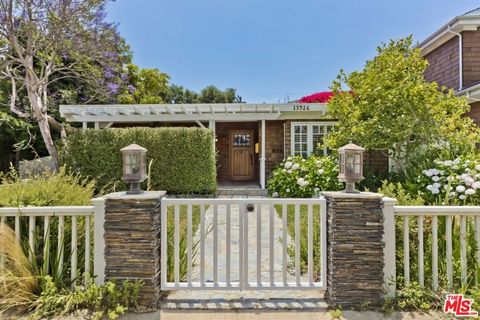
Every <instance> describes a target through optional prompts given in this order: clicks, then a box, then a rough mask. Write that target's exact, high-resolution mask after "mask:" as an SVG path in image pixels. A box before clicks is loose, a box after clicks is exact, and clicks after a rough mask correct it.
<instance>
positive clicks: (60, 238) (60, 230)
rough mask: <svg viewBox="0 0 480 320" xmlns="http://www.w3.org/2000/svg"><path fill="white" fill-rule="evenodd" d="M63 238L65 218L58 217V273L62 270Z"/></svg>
mask: <svg viewBox="0 0 480 320" xmlns="http://www.w3.org/2000/svg"><path fill="white" fill-rule="evenodd" d="M64 236H65V217H64V216H59V217H58V237H57V259H58V269H57V271H58V273H61V272H62V270H63V255H64V247H63V244H64Z"/></svg>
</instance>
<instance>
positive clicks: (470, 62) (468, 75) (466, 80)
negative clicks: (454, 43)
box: [462, 30, 480, 88]
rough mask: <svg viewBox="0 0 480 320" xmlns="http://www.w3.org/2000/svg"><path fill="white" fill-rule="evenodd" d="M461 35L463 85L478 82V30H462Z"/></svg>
mask: <svg viewBox="0 0 480 320" xmlns="http://www.w3.org/2000/svg"><path fill="white" fill-rule="evenodd" d="M462 36H463V87H464V88H468V87H470V86H473V85H475V84H477V83H480V31H478V30H477V31H464V32H462Z"/></svg>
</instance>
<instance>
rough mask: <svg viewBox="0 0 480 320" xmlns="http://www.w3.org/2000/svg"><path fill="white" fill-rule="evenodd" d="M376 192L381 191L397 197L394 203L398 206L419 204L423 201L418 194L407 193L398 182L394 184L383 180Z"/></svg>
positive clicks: (388, 195) (422, 203) (386, 194)
mask: <svg viewBox="0 0 480 320" xmlns="http://www.w3.org/2000/svg"><path fill="white" fill-rule="evenodd" d="M378 193H381V194H383V195H384V196H386V197H390V198H395V199H397V203H396V205H399V206H421V205H424V203H425V201H424V200H423V198H422V197H421V196H420V195H419V194H417V195H412V194H410V193H408V192H407V191H406V190H405V189H404V188H403V186H402V184H401V183H400V182H397V183H396V184H395V183H392V182H388V181H383V184H382V187H381V188H380V189H379V190H378Z"/></svg>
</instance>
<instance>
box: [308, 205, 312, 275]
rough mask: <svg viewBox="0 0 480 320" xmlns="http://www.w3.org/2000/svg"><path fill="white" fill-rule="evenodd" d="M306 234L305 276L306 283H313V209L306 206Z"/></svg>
mask: <svg viewBox="0 0 480 320" xmlns="http://www.w3.org/2000/svg"><path fill="white" fill-rule="evenodd" d="M307 224H308V234H307V238H308V240H307V242H308V244H307V251H308V262H307V269H308V271H307V274H308V282H309V283H310V284H312V283H313V208H312V205H311V204H310V205H308V222H307Z"/></svg>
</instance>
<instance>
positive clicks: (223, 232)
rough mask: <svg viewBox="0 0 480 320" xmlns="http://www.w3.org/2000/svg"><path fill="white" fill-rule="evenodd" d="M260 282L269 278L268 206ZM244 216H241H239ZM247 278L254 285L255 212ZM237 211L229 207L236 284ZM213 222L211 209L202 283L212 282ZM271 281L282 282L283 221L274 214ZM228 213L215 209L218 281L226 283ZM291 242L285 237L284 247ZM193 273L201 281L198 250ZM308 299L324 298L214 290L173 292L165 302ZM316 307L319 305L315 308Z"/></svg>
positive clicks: (250, 225) (250, 228) (264, 211)
mask: <svg viewBox="0 0 480 320" xmlns="http://www.w3.org/2000/svg"><path fill="white" fill-rule="evenodd" d="M260 211H261V213H260V216H261V225H260V228H261V230H262V233H261V279H262V281H265V282H268V281H269V279H270V272H269V270H270V258H269V250H270V242H269V240H270V232H269V230H270V212H269V209H268V207H267V206H262V207H261V210H260ZM242 214H243V213H242ZM248 215H249V216H248V220H249V222H248V226H247V228H248V279H249V282H250V283H256V278H257V213H255V212H251V213H248ZM240 216H241V214H240V210H239V206H238V205H232V207H231V249H230V250H231V281H232V282H237V283H238V280H239V257H240V255H239V250H240V246H239V218H240ZM213 220H214V212H213V207H210V208H209V209H208V210H207V212H206V220H205V221H206V223H205V224H206V226H208V227H207V228H206V229H207V230H210V232H208V233H207V235H206V238H205V281H206V282H213V259H214V251H213V244H214V241H213V240H214V233H213V231H212V228H213ZM273 224H274V228H273V230H274V246H273V247H274V280H275V281H276V282H282V281H283V274H282V268H283V257H282V250H283V249H282V246H283V245H282V241H281V238H282V234H283V226H282V219H281V218H280V217H279V216H278V215H277V214H276V213H275V214H274V219H273ZM226 226H227V212H226V207H225V206H220V207H219V209H218V255H217V259H218V270H219V271H218V281H219V282H225V281H226V272H225V271H226V249H227V243H226V239H227V227H226ZM195 240H196V241H199V240H200V229H199V231H198V232H197V234H196V235H195ZM291 243H292V239H291V238H290V236H287V244H288V245H290V244H291ZM198 250H199V251H198V254H197V257H196V260H195V264H194V267H193V272H192V280H193V281H198V282H199V281H200V247H199V248H198ZM287 259H288V262H287V264H288V265H291V264H292V262H291V259H290V257H288V256H287ZM287 281H289V282H294V281H295V275H294V273H293V270H292V271H289V272H288V276H287ZM301 281H307V279H306V277H304V276H303V277H302V278H301ZM272 298H276V299H311V298H316V299H320V298H323V292H321V291H314V290H309V291H300V290H276V291H269V290H245V291H239V290H236V291H234V290H231V291H225V290H215V291H213V290H212V291H186V290H185V291H183V290H182V291H172V292H171V294H170V295H169V296H168V298H167V299H166V301H169V302H174V301H173V300H184V301H186V300H189V299H192V300H205V301H206V300H211V299H226V300H238V299H242V300H245V299H272ZM317 307H318V306H317Z"/></svg>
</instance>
